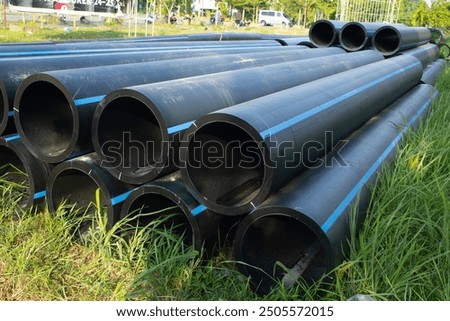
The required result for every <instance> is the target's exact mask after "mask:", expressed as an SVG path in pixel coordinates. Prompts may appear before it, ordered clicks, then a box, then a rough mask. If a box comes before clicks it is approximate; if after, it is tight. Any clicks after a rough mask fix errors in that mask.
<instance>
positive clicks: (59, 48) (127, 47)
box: [0, 40, 282, 59]
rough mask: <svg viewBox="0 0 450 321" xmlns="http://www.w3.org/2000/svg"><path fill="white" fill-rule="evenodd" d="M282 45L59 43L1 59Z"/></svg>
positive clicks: (10, 50) (2, 54) (16, 50)
mask: <svg viewBox="0 0 450 321" xmlns="http://www.w3.org/2000/svg"><path fill="white" fill-rule="evenodd" d="M281 45H282V44H281V43H280V42H278V41H276V40H252V41H201V42H200V41H187V42H182V41H180V42H167V43H164V42H152V43H144V42H111V43H110V42H82V43H67V44H66V43H58V44H52V45H44V44H43V45H36V46H23V45H19V46H8V47H5V48H2V49H1V50H0V59H2V58H10V57H25V56H50V55H64V54H88V53H102V52H107V53H108V52H109V53H112V52H128V51H149V50H150V51H151V50H182V49H195V48H217V47H262V48H265V47H279V46H281Z"/></svg>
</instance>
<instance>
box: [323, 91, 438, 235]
mask: <svg viewBox="0 0 450 321" xmlns="http://www.w3.org/2000/svg"><path fill="white" fill-rule="evenodd" d="M435 96H436V93H435V94H434V95H433V97H432V98H429V99H428V100H427V101H426V102H425V103H424V104H423V105H422V106H421V107H420V109H419V111H418V113H417V114H416V115H414V117H413V118H411V120H410V121H409V122H408V123H407V124H406V126H405V127H403V129H402V130H401V131H400V133H398V135H397V136H396V137H395V138H394V140H393V141H392V142H391V143H390V144H389V146H388V147H387V148H386V149H385V151H384V152H383V153H382V154H381V156H380V157H379V158H378V159H377V160H376V161H375V163H373V165H372V166H371V167H370V168H369V169H368V170H367V172H366V173H365V174H364V176H363V177H362V178H361V179H360V180H359V181H358V183H356V185H355V186H354V187H353V189H352V190H351V191H350V193H348V195H347V196H346V197H345V198H344V200H343V201H342V202H341V204H339V206H338V207H337V208H336V209H335V210H334V211H333V213H331V215H330V217H329V218H328V219H327V220H326V221H325V223H323V224H322V230H323V231H324V232H325V233H327V232H328V231H329V230H330V229H331V228H332V227H333V225H334V223H335V222H336V221H337V220H338V218H339V217H340V216H341V215H342V213H344V211H345V209H346V208H347V207H348V205H349V204H350V203H351V202H352V201H353V199H354V198H355V197H356V196H357V195H358V193H359V192H360V190H361V188H362V187H363V186H364V184H366V183H367V181H368V180H369V179H370V177H372V175H373V174H374V173H375V171H376V170H377V169H378V167H380V166H381V164H382V163H383V161H384V160H385V158H386V157H387V156H388V155H389V153H390V152H391V151H392V150H393V149H394V148H395V146H397V143H398V142H399V141H400V139H402V137H403V134H404V133H405V132H406V131H407V130H408V129H409V128H410V127H411V126H412V124H413V123H414V122H415V121H416V119H417V118H419V117H420V115H421V114H422V113H423V112H424V111H425V109H426V108H427V107H428V105H429V104H430V103H431V101H432V99H434V97H435Z"/></svg>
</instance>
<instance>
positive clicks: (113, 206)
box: [47, 153, 132, 228]
mask: <svg viewBox="0 0 450 321" xmlns="http://www.w3.org/2000/svg"><path fill="white" fill-rule="evenodd" d="M98 189H99V190H100V205H101V207H102V209H103V208H105V209H106V211H107V215H108V217H107V219H108V221H107V227H108V228H111V227H112V226H113V225H114V224H115V223H117V222H118V220H119V218H120V211H121V209H122V204H123V201H124V200H125V199H126V197H127V196H128V195H129V194H130V193H131V190H132V187H131V186H129V185H127V184H124V183H123V182H119V181H118V180H116V179H115V178H114V177H113V176H111V175H110V174H109V173H108V171H106V170H105V169H103V168H102V167H101V166H100V165H99V162H98V159H97V157H96V155H95V154H94V153H92V154H88V155H84V156H80V157H77V158H75V159H72V160H70V161H66V162H63V163H60V164H58V165H57V166H56V167H55V168H54V169H53V170H52V171H51V172H50V177H49V179H48V182H47V203H48V207H49V210H50V211H51V212H55V211H56V210H57V209H58V208H59V207H60V206H61V205H65V206H74V208H75V209H78V210H79V212H78V215H83V214H84V213H87V214H92V213H93V212H94V211H95V210H96V193H97V190H98Z"/></svg>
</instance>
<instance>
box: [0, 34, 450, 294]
mask: <svg viewBox="0 0 450 321" xmlns="http://www.w3.org/2000/svg"><path fill="white" fill-rule="evenodd" d="M213 31H214V30H213ZM41 32H43V33H42V34H39V35H38V36H37V37H41V38H40V39H42V38H45V39H59V38H57V36H55V38H52V37H53V36H51V37H50V36H49V37H48V38H46V37H45V36H44V33H45V32H47V31H41ZM80 32H81V31H80ZM82 32H85V35H87V34H89V37H91V36H92V37H94V38H96V37H98V35H99V34H98V33H97V31H95V30H93V31H88V29H83V30H82ZM90 32H92V34H91V33H90ZM102 32H104V31H102ZM110 32H116V31H108V36H111V35H112V36H120V34H115V33H110ZM167 32H171V31H170V30H169V31H167ZM272 32H274V31H273V30H272ZM183 33H187V31H185V30H183ZM274 33H275V32H274ZM5 34H7V35H8V36H4V37H5V38H7V37H11V38H8V39H13V38H14V37H16V36H11V35H10V34H9V33H8V32H6V31H5V30H1V31H0V36H2V37H3V35H5ZM48 34H49V35H50V34H52V32H51V31H48ZM53 34H54V31H53ZM102 34H103V33H102ZM72 35H73V33H72V34H71V36H72ZM83 37H84V36H83ZM86 37H88V36H86ZM18 39H20V38H18ZM20 40H23V39H20ZM30 40H31V39H30ZM32 40H37V39H32ZM437 87H438V89H439V90H440V93H441V95H440V98H439V99H438V100H437V101H436V102H435V103H434V105H433V108H432V111H431V113H430V115H429V118H428V119H427V121H426V122H424V123H423V124H422V125H421V127H420V128H419V129H418V130H417V131H415V132H411V133H408V135H407V137H406V140H405V144H404V145H403V147H402V148H401V149H400V150H399V152H398V157H397V160H396V162H395V164H393V166H391V167H389V168H386V169H385V170H384V172H383V174H382V175H381V177H380V181H379V184H378V185H377V187H376V188H375V189H374V191H373V198H372V201H371V204H370V208H369V211H368V219H367V220H366V221H365V223H364V225H363V227H362V230H361V232H360V234H359V235H358V236H357V237H354V238H353V239H352V240H351V241H350V245H351V246H350V247H351V251H350V254H349V257H348V259H347V260H346V261H345V262H343V263H342V264H341V265H340V266H339V267H337V268H336V283H335V284H333V285H332V286H331V287H330V288H329V289H328V291H327V292H326V293H325V294H323V293H322V296H321V297H320V298H322V299H327V300H345V299H347V298H348V297H350V296H352V295H354V294H356V293H363V294H370V295H372V296H373V297H375V298H377V299H380V300H450V275H449V273H448V271H450V237H449V231H450V194H449V191H450V143H449V142H450V132H449V131H448V124H449V122H450V111H449V108H448V106H449V105H450V69H449V68H447V70H446V72H445V73H444V74H443V75H442V76H441V78H440V81H439V84H438V85H437ZM13 188H14V186H10V185H2V189H1V193H2V194H1V195H0V197H1V198H0V300H124V299H130V300H142V299H152V300H262V299H263V300H295V299H318V298H319V296H318V292H319V289H318V288H315V287H314V286H313V287H311V288H308V289H303V290H302V291H301V292H302V293H303V294H302V295H300V294H299V292H298V291H296V290H295V289H293V290H290V291H286V290H284V289H283V288H282V287H280V288H276V289H274V291H273V292H272V293H270V294H269V295H268V296H266V297H257V296H256V295H255V294H254V293H253V292H252V291H251V290H250V289H249V286H248V280H247V279H246V278H244V277H243V276H242V275H240V274H239V273H238V272H237V271H236V270H235V268H234V264H233V262H232V260H231V258H230V255H229V253H228V250H227V249H224V250H223V251H222V252H221V253H220V254H219V255H218V256H216V257H214V258H212V259H211V260H208V261H202V260H200V259H199V255H198V253H197V252H196V251H195V250H194V249H192V248H191V247H187V246H185V245H184V244H183V242H181V240H180V239H179V238H177V237H175V236H173V235H172V234H171V233H169V232H167V231H164V230H161V229H150V228H149V229H143V230H136V231H135V232H134V234H133V236H132V237H131V239H130V240H125V239H123V238H121V237H120V236H117V235H116V234H115V233H114V231H110V232H105V230H104V228H103V227H104V225H105V219H104V217H103V216H102V215H100V214H99V215H97V216H96V217H95V222H96V226H97V227H96V228H95V229H91V231H90V234H91V237H90V238H88V239H89V241H86V240H85V241H75V240H74V238H73V235H72V234H71V231H73V230H74V228H75V227H76V226H77V224H79V218H77V217H76V216H74V215H72V214H71V213H72V212H71V210H70V209H64V208H62V209H60V210H59V211H58V212H57V213H56V214H49V213H48V212H47V211H45V210H44V211H39V212H38V213H35V212H32V211H29V212H26V213H17V212H16V211H14V208H15V206H14V204H15V202H17V197H16V196H15V197H11V195H15V194H14V193H12V191H13ZM124 225H126V222H123V223H122V226H124Z"/></svg>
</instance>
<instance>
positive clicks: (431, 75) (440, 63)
mask: <svg viewBox="0 0 450 321" xmlns="http://www.w3.org/2000/svg"><path fill="white" fill-rule="evenodd" d="M444 68H445V60H444V59H438V60H436V61H435V62H434V63H433V64H431V65H429V66H428V67H427V68H425V69H424V71H423V75H422V78H421V79H420V82H421V83H423V84H428V85H432V86H434V85H435V84H436V80H437V78H438V77H439V75H440V74H441V73H442V71H443V70H444Z"/></svg>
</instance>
